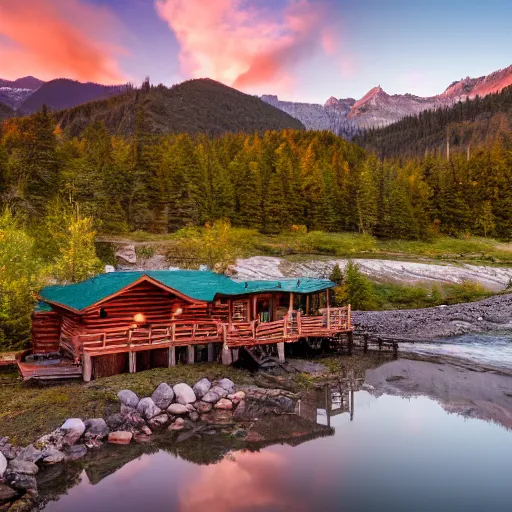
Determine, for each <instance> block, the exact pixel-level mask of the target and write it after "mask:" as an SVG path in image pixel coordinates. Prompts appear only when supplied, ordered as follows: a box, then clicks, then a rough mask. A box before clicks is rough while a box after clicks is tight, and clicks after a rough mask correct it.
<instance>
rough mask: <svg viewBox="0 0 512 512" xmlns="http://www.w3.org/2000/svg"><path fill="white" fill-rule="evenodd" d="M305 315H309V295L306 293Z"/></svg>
mask: <svg viewBox="0 0 512 512" xmlns="http://www.w3.org/2000/svg"><path fill="white" fill-rule="evenodd" d="M306 315H309V295H306Z"/></svg>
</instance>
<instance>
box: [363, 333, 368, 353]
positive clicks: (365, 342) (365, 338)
mask: <svg viewBox="0 0 512 512" xmlns="http://www.w3.org/2000/svg"><path fill="white" fill-rule="evenodd" d="M368 338H369V335H368V333H365V335H364V346H363V352H364V353H365V354H366V353H367V352H368Z"/></svg>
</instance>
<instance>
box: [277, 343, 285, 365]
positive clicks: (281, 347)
mask: <svg viewBox="0 0 512 512" xmlns="http://www.w3.org/2000/svg"><path fill="white" fill-rule="evenodd" d="M277 355H278V357H279V362H280V363H284V360H285V359H284V341H282V342H281V343H278V344H277Z"/></svg>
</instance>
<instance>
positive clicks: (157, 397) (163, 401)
mask: <svg viewBox="0 0 512 512" xmlns="http://www.w3.org/2000/svg"><path fill="white" fill-rule="evenodd" d="M151 398H152V399H153V402H155V404H156V405H157V407H160V409H167V407H169V405H171V404H172V401H173V399H174V391H173V390H172V388H171V386H169V384H167V383H166V382H162V383H161V384H159V385H158V386H157V388H156V389H155V391H153V394H152V395H151Z"/></svg>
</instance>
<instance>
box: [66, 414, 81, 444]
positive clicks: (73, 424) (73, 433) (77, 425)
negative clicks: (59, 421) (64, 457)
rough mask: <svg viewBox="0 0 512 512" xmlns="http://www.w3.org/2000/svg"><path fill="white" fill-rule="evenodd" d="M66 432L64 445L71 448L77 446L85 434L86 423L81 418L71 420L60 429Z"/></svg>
mask: <svg viewBox="0 0 512 512" xmlns="http://www.w3.org/2000/svg"><path fill="white" fill-rule="evenodd" d="M60 429H61V431H62V432H64V434H65V435H64V439H63V441H64V443H65V444H67V445H69V446H71V445H73V444H75V443H76V442H77V441H78V439H80V437H81V436H82V434H83V433H84V432H85V423H84V422H83V421H82V420H81V419H80V418H69V419H67V420H66V421H65V422H64V424H63V425H62V426H61V427H60Z"/></svg>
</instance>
